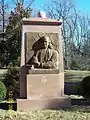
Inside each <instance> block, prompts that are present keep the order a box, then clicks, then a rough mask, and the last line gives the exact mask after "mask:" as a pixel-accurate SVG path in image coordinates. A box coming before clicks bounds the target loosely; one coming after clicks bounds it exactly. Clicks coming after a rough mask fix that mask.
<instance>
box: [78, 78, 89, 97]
mask: <svg viewBox="0 0 90 120" xmlns="http://www.w3.org/2000/svg"><path fill="white" fill-rule="evenodd" d="M79 92H80V93H81V95H82V96H84V97H85V98H90V76H87V77H85V78H84V79H83V80H82V82H81V85H80V91H79Z"/></svg>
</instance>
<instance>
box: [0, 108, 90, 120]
mask: <svg viewBox="0 0 90 120" xmlns="http://www.w3.org/2000/svg"><path fill="white" fill-rule="evenodd" d="M0 120H90V106H73V107H71V108H70V109H65V110H36V111H29V112H15V111H4V110H0Z"/></svg>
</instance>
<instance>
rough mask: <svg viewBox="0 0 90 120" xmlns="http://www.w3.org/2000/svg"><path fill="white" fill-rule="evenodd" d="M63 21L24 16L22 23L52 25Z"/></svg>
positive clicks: (57, 24)
mask: <svg viewBox="0 0 90 120" xmlns="http://www.w3.org/2000/svg"><path fill="white" fill-rule="evenodd" d="M61 24H62V21H58V20H55V19H51V18H23V19H22V25H51V26H59V25H61Z"/></svg>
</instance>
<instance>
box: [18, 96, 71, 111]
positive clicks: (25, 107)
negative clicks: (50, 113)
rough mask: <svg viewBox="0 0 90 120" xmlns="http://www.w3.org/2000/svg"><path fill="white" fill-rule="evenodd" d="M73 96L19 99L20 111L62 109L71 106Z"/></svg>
mask: <svg viewBox="0 0 90 120" xmlns="http://www.w3.org/2000/svg"><path fill="white" fill-rule="evenodd" d="M70 106H71V98H69V97H68V96H63V97H59V98H49V99H48V98H44V99H31V100H30V99H17V110H18V111H29V110H37V109H38V110H41V109H60V108H69V107H70Z"/></svg>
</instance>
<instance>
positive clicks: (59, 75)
mask: <svg viewBox="0 0 90 120" xmlns="http://www.w3.org/2000/svg"><path fill="white" fill-rule="evenodd" d="M42 16H43V15H42V14H40V13H39V17H38V18H23V20H22V46H21V69H20V99H17V110H30V109H35V110H36V109H58V108H65V107H70V105H71V100H70V98H69V97H68V96H65V95H64V69H63V55H62V40H61V24H62V22H60V21H57V20H54V19H49V18H46V17H45V15H44V17H42ZM40 17H41V18H40Z"/></svg>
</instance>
